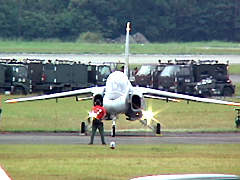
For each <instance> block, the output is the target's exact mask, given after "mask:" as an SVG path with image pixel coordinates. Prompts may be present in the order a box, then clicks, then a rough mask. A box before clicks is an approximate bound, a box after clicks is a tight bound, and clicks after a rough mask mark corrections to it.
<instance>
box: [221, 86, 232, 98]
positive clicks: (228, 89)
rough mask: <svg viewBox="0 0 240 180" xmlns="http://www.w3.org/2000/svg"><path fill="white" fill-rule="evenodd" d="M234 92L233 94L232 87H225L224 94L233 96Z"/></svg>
mask: <svg viewBox="0 0 240 180" xmlns="http://www.w3.org/2000/svg"><path fill="white" fill-rule="evenodd" d="M232 94H233V92H232V90H231V88H229V87H225V88H224V89H223V96H224V97H231V96H232Z"/></svg>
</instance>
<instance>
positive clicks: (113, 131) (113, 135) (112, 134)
mask: <svg viewBox="0 0 240 180" xmlns="http://www.w3.org/2000/svg"><path fill="white" fill-rule="evenodd" d="M115 132H116V127H115V125H113V126H112V132H111V136H112V137H115Z"/></svg>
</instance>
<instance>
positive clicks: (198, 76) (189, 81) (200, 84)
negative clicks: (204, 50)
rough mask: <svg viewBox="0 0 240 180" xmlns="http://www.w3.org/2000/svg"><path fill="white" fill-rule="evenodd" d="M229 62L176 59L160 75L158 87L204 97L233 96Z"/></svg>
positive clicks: (233, 90) (233, 87) (233, 89)
mask: <svg viewBox="0 0 240 180" xmlns="http://www.w3.org/2000/svg"><path fill="white" fill-rule="evenodd" d="M228 67H229V64H228V63H226V64H224V63H218V61H215V60H204V61H201V60H199V61H198V62H196V61H193V60H175V63H174V64H169V65H167V66H166V67H165V68H164V69H163V71H162V72H161V74H160V75H159V76H158V87H157V88H158V89H162V90H167V91H173V92H177V93H184V94H190V95H197V96H202V97H211V96H232V95H233V94H234V93H235V86H234V85H233V84H232V82H231V80H230V79H229V76H228Z"/></svg>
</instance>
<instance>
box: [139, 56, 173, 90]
mask: <svg viewBox="0 0 240 180" xmlns="http://www.w3.org/2000/svg"><path fill="white" fill-rule="evenodd" d="M168 64H170V61H169V62H168ZM165 66H166V63H161V61H160V60H159V64H145V65H142V66H141V68H140V69H139V71H138V72H137V74H136V76H135V85H137V86H142V87H152V88H155V89H157V88H158V77H159V76H160V74H161V72H162V71H163V69H164V68H165Z"/></svg>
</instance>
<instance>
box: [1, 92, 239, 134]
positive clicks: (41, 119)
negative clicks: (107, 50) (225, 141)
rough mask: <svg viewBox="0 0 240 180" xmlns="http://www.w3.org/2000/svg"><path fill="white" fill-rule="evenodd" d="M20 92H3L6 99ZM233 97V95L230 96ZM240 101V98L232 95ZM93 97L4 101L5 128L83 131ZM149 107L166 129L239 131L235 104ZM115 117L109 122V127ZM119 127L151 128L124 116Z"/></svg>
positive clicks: (161, 103) (154, 104)
mask: <svg viewBox="0 0 240 180" xmlns="http://www.w3.org/2000/svg"><path fill="white" fill-rule="evenodd" d="M13 97H20V96H6V95H4V96H2V102H3V101H4V100H5V99H8V98H13ZM226 100H229V99H226ZM230 100H233V101H238V102H239V101H240V100H239V99H230ZM91 107H92V101H91V100H89V101H82V102H76V101H75V98H74V97H69V98H63V99H59V100H58V103H56V101H55V100H54V99H53V100H45V101H34V102H24V103H16V104H5V103H2V109H3V112H2V121H1V127H0V129H1V130H2V131H79V129H80V123H81V122H82V121H86V119H87V116H88V111H89V110H90V109H91ZM147 107H148V109H152V111H153V112H158V113H157V114H156V115H155V118H156V119H158V120H159V122H160V123H161V124H162V129H163V130H164V131H235V130H236V128H235V122H234V121H235V116H236V112H235V111H234V108H235V107H234V106H226V105H215V104H206V103H196V102H190V104H187V102H186V101H184V100H182V101H181V102H180V103H173V102H169V103H167V102H165V101H159V100H151V99H149V100H148V101H147ZM111 124H112V122H111V121H106V122H105V128H106V130H110V129H111ZM117 129H118V130H133V129H137V130H148V129H147V128H145V127H143V126H142V125H141V124H140V123H139V121H133V122H132V121H127V120H126V119H125V116H123V115H122V116H120V118H119V120H118V121H117Z"/></svg>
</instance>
